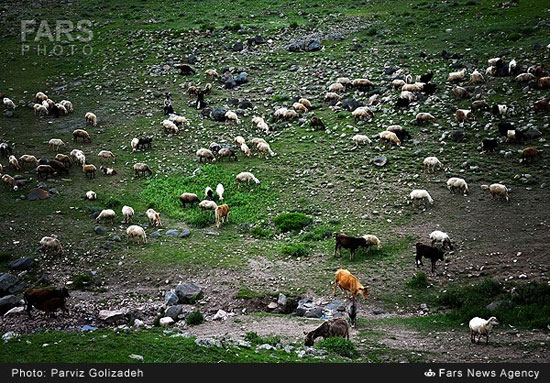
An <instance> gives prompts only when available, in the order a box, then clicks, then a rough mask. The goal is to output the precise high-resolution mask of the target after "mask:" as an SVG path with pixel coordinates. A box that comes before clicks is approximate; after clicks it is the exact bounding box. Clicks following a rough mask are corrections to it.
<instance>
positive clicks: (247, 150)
mask: <svg viewBox="0 0 550 383" xmlns="http://www.w3.org/2000/svg"><path fill="white" fill-rule="evenodd" d="M241 151H242V152H243V153H244V155H245V156H246V157H250V156H251V155H252V152H251V151H250V148H249V147H248V145H247V144H245V143H244V142H243V143H242V144H241Z"/></svg>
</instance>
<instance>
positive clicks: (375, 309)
mask: <svg viewBox="0 0 550 383" xmlns="http://www.w3.org/2000/svg"><path fill="white" fill-rule="evenodd" d="M372 313H373V314H374V315H380V314H384V310H382V309H379V308H373V309H372Z"/></svg>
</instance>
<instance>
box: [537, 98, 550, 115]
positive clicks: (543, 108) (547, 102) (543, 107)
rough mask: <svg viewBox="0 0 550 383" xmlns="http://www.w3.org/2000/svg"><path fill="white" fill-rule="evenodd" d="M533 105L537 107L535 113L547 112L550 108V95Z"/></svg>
mask: <svg viewBox="0 0 550 383" xmlns="http://www.w3.org/2000/svg"><path fill="white" fill-rule="evenodd" d="M533 107H534V109H535V113H541V112H547V111H549V110H550V98H549V97H543V98H541V99H539V100H537V101H535V103H534V104H533Z"/></svg>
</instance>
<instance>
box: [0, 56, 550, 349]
mask: <svg viewBox="0 0 550 383" xmlns="http://www.w3.org/2000/svg"><path fill="white" fill-rule="evenodd" d="M488 64H489V66H488V67H487V69H486V70H485V72H484V73H485V75H483V74H482V71H480V70H481V68H478V69H480V70H478V69H475V70H473V71H472V72H471V73H470V75H469V77H468V73H467V70H466V69H465V68H464V69H461V70H459V71H455V72H451V73H449V74H448V76H447V82H448V83H449V84H452V86H454V87H453V89H452V94H453V96H454V97H455V98H456V99H459V100H467V99H471V98H472V97H473V94H472V92H471V91H470V90H469V89H468V87H467V85H466V83H467V81H468V79H469V84H470V85H473V84H482V83H485V82H487V81H488V80H487V79H486V78H485V77H486V76H487V77H488V76H491V77H505V76H513V79H514V81H515V82H516V83H518V84H520V85H525V86H527V87H529V88H530V89H535V90H544V89H549V88H550V77H548V73H547V72H546V71H545V70H544V68H543V67H542V66H541V65H536V66H531V67H529V68H522V67H521V65H519V64H518V63H517V62H516V60H511V61H509V62H507V61H506V60H505V58H502V57H497V58H493V59H490V60H489V61H488ZM179 69H180V70H181V73H182V74H183V75H187V74H194V73H196V71H195V70H194V68H192V67H191V66H189V65H187V64H182V65H180V66H179ZM228 71H229V72H230V70H228ZM205 74H206V76H208V77H211V78H214V79H218V80H221V79H223V78H224V77H225V78H227V76H230V75H231V73H227V71H224V75H223V76H220V75H219V74H218V72H217V70H215V69H208V70H206V72H205ZM433 76H434V72H432V71H429V72H428V73H426V74H423V75H420V76H417V77H416V78H413V76H412V75H411V74H408V75H406V76H400V77H401V78H399V77H396V78H394V79H392V80H391V82H390V83H389V84H388V85H389V87H390V89H393V90H396V91H399V92H400V93H399V95H398V97H397V102H396V104H395V107H396V108H407V107H409V106H410V105H411V104H413V103H415V102H418V101H421V100H424V99H425V98H426V97H427V96H429V95H432V94H434V93H435V92H436V91H437V87H438V86H437V84H435V83H433V82H432V79H433ZM459 84H461V85H462V86H461V85H459ZM375 86H376V84H375V83H374V82H373V81H371V80H369V79H367V78H356V79H353V80H352V79H349V78H347V77H339V78H337V79H336V81H335V82H333V83H331V84H330V85H328V93H326V94H325V95H324V101H325V102H327V103H328V106H329V108H331V109H332V110H334V111H339V110H342V109H345V110H348V111H349V112H351V116H352V117H353V118H354V119H355V121H363V122H368V121H371V120H373V119H374V118H375V114H376V113H377V109H376V107H375V106H376V105H378V104H380V103H387V102H388V101H389V100H390V98H389V97H381V95H380V94H377V93H374V94H372V95H371V96H370V97H369V98H368V102H367V103H366V104H363V103H361V104H360V105H356V106H355V107H351V108H348V107H346V106H344V105H343V103H342V99H343V98H344V96H345V93H346V92H348V91H350V90H356V91H359V92H367V91H371V90H373V89H374V88H375ZM211 90H212V85H211V84H206V85H205V86H204V87H201V86H199V85H191V86H189V87H188V89H187V93H188V95H190V96H192V97H196V102H195V108H196V109H197V110H201V112H200V113H201V114H202V115H203V116H204V115H206V116H211V115H212V113H213V110H212V108H210V107H209V106H208V102H207V100H206V99H205V96H206V95H208V94H209V93H210V92H211ZM35 101H36V103H35V104H34V105H33V110H34V114H35V115H36V116H37V117H40V118H41V117H45V116H54V117H60V116H64V115H67V114H70V113H73V112H74V110H75V108H74V106H73V104H72V103H71V102H70V101H67V100H63V101H60V102H59V103H56V102H54V101H53V100H52V99H50V98H49V97H48V96H47V95H46V94H45V93H43V92H38V93H37V94H36V95H35ZM3 105H4V107H5V108H6V109H9V110H14V109H16V107H17V106H16V105H15V103H14V102H13V101H12V100H11V99H9V98H7V97H4V98H3ZM316 108H317V107H316V106H315V105H314V104H313V103H312V102H311V101H310V100H309V99H307V98H305V97H298V98H297V99H295V100H294V101H293V102H292V103H291V104H290V105H287V106H280V107H277V108H276V109H275V110H274V111H273V114H272V116H271V118H266V117H264V116H259V115H256V116H254V117H253V118H251V123H252V125H253V127H255V128H256V129H257V131H258V132H260V133H261V134H264V135H268V134H270V132H271V130H272V129H271V127H270V126H269V124H270V123H272V122H278V121H290V120H295V119H297V118H299V117H300V116H302V115H304V114H306V113H309V112H310V111H312V110H314V109H316ZM548 110H549V104H548V97H547V96H544V97H543V98H541V99H539V100H537V101H536V102H535V103H534V111H535V113H542V112H546V111H548ZM163 111H164V114H165V115H167V116H168V117H167V118H166V119H164V120H163V121H162V123H161V126H162V131H163V132H164V133H165V134H167V135H168V137H171V136H175V135H178V134H179V133H180V132H181V131H182V130H183V129H189V128H190V127H191V123H190V121H189V120H188V119H187V118H186V117H184V116H182V115H178V114H175V113H174V107H173V104H172V100H171V95H170V94H169V93H167V94H166V99H165V100H164V106H163ZM483 111H488V112H490V113H491V114H492V115H493V116H494V118H495V119H496V122H495V127H496V129H494V134H491V136H492V135H497V137H484V138H483V139H482V141H481V149H482V153H490V152H494V151H495V150H496V148H497V147H498V146H499V145H502V144H506V143H509V142H524V141H526V140H527V138H526V136H525V132H524V130H522V129H520V128H516V127H515V126H514V125H513V124H512V123H510V122H508V121H506V116H507V115H508V114H509V112H510V108H509V107H508V106H507V105H505V104H498V103H497V104H494V105H492V106H490V105H489V103H488V102H487V101H484V100H480V99H476V100H475V101H473V102H472V104H471V107H470V108H469V109H464V108H457V109H456V111H455V112H454V119H455V120H456V121H457V122H458V123H459V124H460V126H461V127H464V126H467V124H469V123H470V122H472V121H475V120H476V117H477V115H478V114H479V113H480V112H483ZM84 117H85V123H86V124H87V125H89V126H91V127H96V126H97V125H98V118H97V116H96V114H95V113H92V112H87V113H85V116H84ZM220 119H221V120H218V121H223V122H224V123H226V124H234V125H235V126H241V124H243V123H244V118H243V117H242V116H241V117H240V116H239V115H238V114H237V113H236V112H234V111H231V110H224V112H223V113H222V114H221V117H220ZM437 120H438V119H437V118H436V117H435V116H434V115H433V114H431V113H428V112H419V113H417V114H416V115H415V118H414V120H413V121H411V125H422V126H426V125H428V124H431V123H434V122H436V121H437ZM310 126H311V127H312V128H313V129H315V130H318V129H321V130H324V129H325V128H326V125H325V123H324V122H323V121H322V120H321V118H319V117H318V116H312V117H311V120H310ZM455 133H456V134H455ZM463 136H464V135H463V134H460V132H459V131H457V132H453V137H456V138H457V139H462V137H463ZM372 138H376V139H379V140H381V142H383V143H385V144H386V145H390V146H395V147H398V148H399V147H403V146H404V145H405V143H406V141H407V140H410V139H411V138H412V135H411V134H410V132H408V131H407V130H406V129H404V128H403V127H402V126H400V125H389V126H387V128H386V129H385V130H383V131H381V132H380V133H379V134H378V135H376V136H374V137H372ZM72 139H73V142H74V143H77V142H80V143H81V144H89V143H91V142H92V135H91V134H90V133H89V132H88V131H86V130H85V129H83V128H78V129H75V130H74V131H73V132H72ZM351 139H352V141H353V142H354V143H355V145H356V148H357V147H358V146H359V145H369V144H372V140H371V137H369V136H367V135H364V134H355V135H354V136H353V137H352V138H351ZM94 140H95V137H94ZM152 142H153V138H152V137H151V136H142V137H135V138H132V139H131V142H130V147H131V151H132V153H135V152H138V151H144V150H150V149H151V148H152ZM234 143H235V144H236V145H237V147H238V149H235V148H233V147H231V145H223V146H222V145H220V144H218V143H216V142H211V143H210V144H209V145H208V147H200V148H199V149H197V151H196V153H195V154H196V157H197V159H198V162H199V163H202V162H215V161H218V162H223V161H225V160H233V161H238V156H237V153H238V151H239V150H240V152H242V154H243V155H244V156H245V157H251V156H252V155H253V151H254V152H256V154H257V156H258V157H264V158H266V159H267V158H269V157H273V156H276V154H275V152H274V151H273V150H272V149H271V146H270V144H269V143H268V142H267V141H266V140H265V139H264V138H259V137H254V138H251V139H250V140H248V141H247V140H246V139H245V138H244V137H243V136H236V137H235V138H234ZM47 144H48V149H49V150H50V151H52V152H57V153H56V155H55V157H54V158H51V159H48V158H37V157H36V156H34V155H31V154H22V155H21V156H20V157H19V158H17V157H16V156H15V155H14V154H13V152H14V149H13V145H12V144H10V143H7V142H3V143H1V144H0V155H1V156H2V157H4V158H7V159H8V164H7V168H8V169H10V170H13V171H15V172H19V171H21V170H22V169H24V168H27V167H31V168H34V169H35V172H36V175H37V177H38V178H41V177H51V176H56V175H63V174H68V173H69V169H70V167H71V166H73V165H77V166H79V167H81V169H82V172H83V173H84V174H85V177H86V178H87V179H89V180H93V179H94V178H95V176H96V171H97V167H96V166H95V165H94V164H92V163H90V162H89V160H90V159H89V158H87V157H86V155H85V153H84V151H82V150H80V149H73V150H71V151H70V152H69V154H65V153H59V151H61V150H65V148H66V147H67V145H68V144H67V143H66V142H64V141H63V140H62V139H61V138H57V137H56V138H52V139H50V140H49V141H48V143H47ZM541 152H542V151H541V150H539V149H537V148H536V147H535V146H529V147H527V148H525V149H523V150H522V152H521V158H520V162H521V163H532V162H534V161H535V160H536V159H537V158H538V157H540V156H541ZM97 161H98V163H100V164H101V165H100V167H99V170H100V171H101V172H102V173H103V174H104V176H114V175H117V174H118V172H117V170H116V169H115V168H113V167H111V166H112V164H114V163H116V155H115V154H114V153H113V152H112V151H109V150H106V149H104V150H101V151H100V152H99V153H98V154H97ZM422 166H423V168H424V171H425V172H426V173H434V172H436V171H439V170H444V171H449V170H450V168H445V167H444V165H443V163H442V162H441V161H440V160H439V159H438V158H437V157H436V156H433V155H432V156H429V157H426V158H425V159H424V160H423V161H422ZM133 172H134V175H135V177H136V178H140V177H146V176H152V175H153V171H152V170H151V168H150V167H149V166H148V165H147V164H146V163H143V162H136V163H135V164H134V165H133ZM0 173H2V181H3V182H4V183H5V184H6V185H7V186H8V187H9V188H10V189H11V190H19V188H20V187H21V186H23V185H24V182H22V181H21V179H16V178H14V177H13V176H10V175H8V174H4V168H3V166H2V165H1V164H0ZM235 180H236V184H237V187H238V188H241V186H242V185H247V186H248V185H250V184H254V185H259V184H260V180H259V179H258V178H257V177H256V176H255V175H254V174H253V173H251V172H250V171H242V172H240V173H238V174H237V175H236V176H235ZM446 185H447V188H448V190H449V192H450V193H456V192H459V193H461V194H464V195H468V194H469V193H470V188H469V187H468V184H467V182H466V180H465V179H463V178H460V177H456V176H454V177H450V178H448V180H447V182H446ZM481 188H482V189H484V190H488V191H489V193H490V194H491V196H492V197H493V199H495V198H497V197H498V198H502V199H504V200H506V201H510V195H509V192H510V189H509V188H508V187H507V186H505V185H503V184H501V183H498V182H495V183H492V184H490V185H482V187H481ZM224 192H225V188H224V186H223V185H222V184H221V183H218V184H217V186H216V189H215V193H214V190H213V189H212V188H211V187H210V186H206V187H205V193H204V198H202V199H201V198H199V196H198V195H197V194H195V193H191V192H189V191H182V193H181V195H180V196H179V201H180V202H181V206H182V208H193V206H194V204H197V205H198V207H199V208H200V209H202V210H204V211H213V212H214V215H215V223H216V227H217V228H220V227H221V225H222V223H227V222H228V221H229V212H230V205H229V204H227V203H223V202H222V201H224V197H223V195H224ZM175 197H176V196H175ZM84 198H85V199H86V200H90V201H93V200H96V199H97V198H98V196H97V194H96V192H95V191H92V190H90V191H88V192H87V193H86V194H85V197H84ZM408 199H409V201H410V202H411V203H412V204H413V205H415V206H418V205H422V206H423V207H424V208H427V207H429V206H431V205H433V204H434V199H433V198H432V196H431V195H430V193H429V192H428V191H427V190H425V189H414V190H412V191H411V192H410V194H409V196H408ZM216 200H217V202H218V203H220V204H218V203H217V202H216ZM121 213H122V216H123V217H124V223H125V224H127V225H129V226H128V227H127V229H126V234H127V236H128V239H129V240H133V239H134V238H136V239H138V240H139V241H140V242H142V243H147V234H146V231H145V229H144V228H143V227H142V226H139V225H136V224H131V223H132V219H133V217H134V215H135V211H134V209H133V208H132V207H131V206H128V205H124V206H123V207H122V210H121ZM145 215H146V217H147V219H148V222H149V226H150V227H151V228H158V227H161V226H162V223H161V220H160V213H158V212H156V211H155V210H154V209H148V210H147V211H146V212H145ZM116 218H117V214H116V212H115V211H114V210H112V209H104V210H102V211H100V212H99V214H98V215H97V217H96V221H97V222H102V221H110V222H111V223H114V220H115V219H116ZM40 246H41V251H42V252H43V253H44V254H46V255H53V256H59V255H61V254H62V253H63V246H62V244H61V242H60V241H59V239H58V238H57V237H56V236H55V235H51V236H45V237H43V238H42V239H41V241H40ZM373 246H376V247H377V248H378V249H381V248H382V245H381V241H380V240H379V239H378V237H376V236H375V235H370V234H369V235H364V236H360V237H354V236H350V235H347V234H345V233H338V234H336V235H335V248H334V256H337V254H338V255H340V257H341V256H342V248H344V249H349V251H350V260H351V261H353V260H354V255H355V253H356V250H357V249H358V248H360V247H362V248H367V249H370V248H371V247H373ZM415 250H416V255H415V265H416V266H417V267H421V266H423V259H429V260H430V262H431V271H432V272H435V269H436V264H437V261H443V260H444V254H445V252H446V251H447V250H449V251H453V245H452V243H451V239H450V237H449V235H448V234H447V233H444V232H442V231H439V230H437V231H433V232H432V233H431V234H430V244H425V243H422V242H418V243H416V245H415ZM338 288H340V289H341V290H343V291H344V293H345V296H346V297H348V294H349V295H350V297H349V299H350V306H349V308H348V314H349V318H350V322H351V323H352V325H353V326H355V320H356V315H357V305H356V297H357V296H358V295H360V296H362V297H363V298H364V299H367V297H368V294H369V288H368V286H363V285H362V284H361V283H360V281H359V279H358V278H357V277H356V276H354V275H353V274H351V273H350V272H349V271H348V270H344V269H339V270H337V271H336V273H335V280H334V294H335V295H336V292H337V289H338ZM68 296H69V294H68V291H67V290H66V289H61V290H57V289H30V290H28V291H27V292H25V301H26V302H27V312H28V313H29V316H30V315H31V308H32V307H33V306H34V307H36V308H37V309H39V310H42V311H44V312H45V313H46V314H49V313H51V312H54V311H55V310H57V309H61V310H63V311H64V312H66V313H68V309H67V307H66V305H65V300H66V298H67V297H68ZM496 324H498V322H497V320H496V318H494V317H492V318H489V319H488V320H484V319H482V318H478V317H476V318H473V319H472V320H471V321H470V323H469V328H470V336H471V340H472V342H475V341H476V337H477V342H478V343H479V341H480V338H481V336H485V337H486V340H487V342H488V335H489V332H490V330H491V328H492V326H494V325H496ZM349 333H350V330H349V325H348V321H347V320H345V319H343V318H337V319H333V320H330V321H326V322H324V323H323V324H322V325H321V326H320V327H318V328H317V329H315V330H313V331H311V332H309V333H306V339H305V344H306V345H308V346H311V345H313V343H314V340H315V339H316V338H318V337H325V338H326V337H333V336H338V337H343V338H346V339H349Z"/></svg>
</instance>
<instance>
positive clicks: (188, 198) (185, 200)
mask: <svg viewBox="0 0 550 383" xmlns="http://www.w3.org/2000/svg"><path fill="white" fill-rule="evenodd" d="M200 201H201V200H200V199H199V197H198V196H197V195H196V194H194V193H183V194H182V195H180V202H181V204H182V205H183V207H185V206H186V205H187V204H190V205H193V204H194V203H199V202H200Z"/></svg>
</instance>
